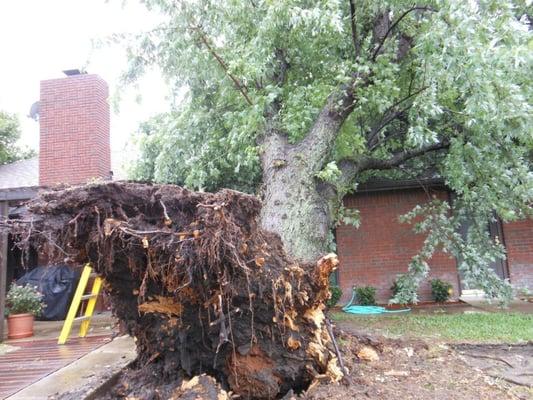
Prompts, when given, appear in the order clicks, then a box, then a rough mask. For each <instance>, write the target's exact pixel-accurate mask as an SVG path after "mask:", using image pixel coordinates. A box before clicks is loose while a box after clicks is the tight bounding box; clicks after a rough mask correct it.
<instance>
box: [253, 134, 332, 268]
mask: <svg viewBox="0 0 533 400" xmlns="http://www.w3.org/2000/svg"><path fill="white" fill-rule="evenodd" d="M261 162H262V167H263V185H264V189H263V193H262V197H263V206H262V210H261V226H262V228H263V229H265V230H268V231H271V232H275V233H277V234H278V235H279V236H280V237H281V239H282V241H283V244H284V246H285V249H286V251H287V252H288V254H290V255H291V256H292V257H294V258H296V259H298V260H300V261H304V262H315V261H316V260H318V259H319V258H320V257H321V256H323V255H324V254H326V253H327V252H328V250H330V247H331V245H332V239H333V237H332V233H331V230H332V228H333V226H332V225H333V215H332V205H333V202H334V199H335V197H334V195H333V194H332V193H331V191H328V190H326V188H325V187H321V185H320V183H319V182H318V180H317V178H316V173H318V172H319V169H318V168H310V165H309V164H310V163H309V157H308V155H306V153H305V152H301V151H299V148H298V147H297V146H290V145H288V144H287V143H286V142H285V141H284V139H283V138H282V137H281V136H277V135H275V136H272V137H270V138H269V139H268V140H266V141H265V142H264V143H263V153H262V156H261Z"/></svg>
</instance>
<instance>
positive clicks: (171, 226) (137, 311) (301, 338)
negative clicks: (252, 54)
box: [11, 183, 342, 399]
mask: <svg viewBox="0 0 533 400" xmlns="http://www.w3.org/2000/svg"><path fill="white" fill-rule="evenodd" d="M259 212H260V201H259V200H258V199H257V198H256V197H254V196H250V195H246V194H243V193H239V192H235V191H231V190H222V191H220V192H218V193H198V192H191V191H188V190H186V189H183V188H180V187H178V186H173V185H146V184H135V183H105V184H91V185H86V186H81V187H76V188H70V189H66V190H58V191H51V192H47V193H44V194H41V195H40V196H39V197H38V198H36V199H34V200H32V201H30V202H29V204H28V212H27V213H26V215H24V217H23V219H22V220H17V221H11V224H12V225H11V229H12V232H14V233H17V234H19V235H20V236H19V237H20V238H21V241H20V243H19V244H20V246H21V247H22V248H27V246H28V245H30V244H31V245H33V246H37V247H39V248H40V250H41V251H42V252H44V253H46V254H48V255H49V256H50V259H51V260H52V261H57V262H58V263H65V262H67V263H70V264H72V265H79V264H83V263H86V262H90V263H91V264H92V266H93V267H94V268H95V269H96V271H97V272H98V273H99V274H101V275H102V276H103V277H104V278H105V281H106V284H105V289H106V291H107V293H108V294H109V296H110V298H111V302H112V307H113V312H114V313H115V315H116V316H117V317H118V318H119V319H120V320H121V321H122V322H123V323H124V324H125V326H126V327H127V330H128V332H129V333H130V334H131V335H132V336H134V337H135V338H136V344H137V351H138V359H137V364H136V366H137V369H136V370H135V372H132V374H131V375H130V374H128V375H126V377H125V379H126V382H125V385H126V386H127V387H132V386H135V385H138V384H139V382H142V384H143V386H144V387H146V388H151V387H154V388H155V387H157V388H159V389H158V390H161V391H162V393H164V396H167V395H168V393H170V390H171V389H172V388H175V387H177V386H179V385H180V384H181V383H182V380H183V378H191V377H193V376H195V375H200V374H204V373H207V374H209V375H211V376H212V377H214V378H216V379H217V381H218V382H220V383H221V384H222V385H223V386H224V387H227V388H229V389H231V390H232V391H233V392H234V393H238V394H239V395H240V396H241V397H242V398H254V399H270V398H276V397H279V396H283V395H284V394H285V393H287V392H289V391H290V390H294V391H297V392H298V391H301V390H304V389H305V388H307V386H308V385H309V384H310V383H311V382H312V381H313V380H314V379H316V377H317V376H319V377H324V379H327V380H329V381H336V380H338V379H340V378H341V376H342V373H341V372H340V369H339V365H338V363H337V359H336V357H335V354H334V351H333V347H332V346H331V343H330V337H329V336H328V331H327V328H326V324H325V320H324V314H323V309H324V302H325V301H326V300H327V299H328V298H329V296H330V294H329V289H328V286H329V283H328V276H329V274H330V273H331V271H332V270H333V269H334V268H335V266H336V265H337V259H336V257H335V256H334V255H331V256H328V257H325V258H323V259H322V260H319V262H318V263H317V264H316V265H299V264H297V263H296V262H294V261H293V260H291V259H290V258H289V257H287V255H286V254H285V252H284V250H283V246H282V243H281V240H280V239H279V237H278V236H276V235H274V234H271V233H269V232H265V231H263V230H261V229H260V227H259V225H258V216H259ZM206 382H207V381H206ZM167 387H168V388H169V389H168V390H167V389H166V388H167ZM125 390H126V391H127V389H125ZM147 390H149V389H147ZM154 391H155V389H154ZM140 396H141V397H140V398H150V397H149V396H148V397H146V396H147V395H145V394H144V392H143V393H141V394H140Z"/></svg>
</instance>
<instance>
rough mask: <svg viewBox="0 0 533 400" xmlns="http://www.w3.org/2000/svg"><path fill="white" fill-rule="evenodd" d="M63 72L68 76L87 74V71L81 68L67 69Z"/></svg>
mask: <svg viewBox="0 0 533 400" xmlns="http://www.w3.org/2000/svg"><path fill="white" fill-rule="evenodd" d="M63 73H64V74H65V75H66V76H76V75H83V74H86V73H87V72H85V71H80V70H79V69H77V68H76V69H65V70H63Z"/></svg>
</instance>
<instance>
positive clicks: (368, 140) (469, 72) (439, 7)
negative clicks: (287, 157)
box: [125, 0, 533, 300]
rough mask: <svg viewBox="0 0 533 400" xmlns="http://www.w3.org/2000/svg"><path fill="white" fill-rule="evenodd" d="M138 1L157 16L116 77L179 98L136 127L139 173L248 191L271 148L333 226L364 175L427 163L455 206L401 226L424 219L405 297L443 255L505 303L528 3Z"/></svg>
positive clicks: (515, 211) (521, 131)
mask: <svg viewBox="0 0 533 400" xmlns="http://www.w3.org/2000/svg"><path fill="white" fill-rule="evenodd" d="M144 3H145V4H146V5H147V7H148V8H150V9H154V10H157V11H159V12H161V13H163V15H164V16H165V21H164V22H163V23H162V24H161V26H159V27H157V28H156V29H154V30H152V31H150V32H143V33H141V34H139V35H138V36H137V37H136V38H134V40H132V41H130V42H129V45H130V47H129V50H130V61H131V63H130V69H129V71H128V73H127V74H126V76H125V78H126V80H127V81H131V80H134V79H135V78H136V77H137V76H138V75H139V74H142V72H143V71H144V70H145V69H146V68H147V67H149V66H150V65H154V64H155V65H158V66H159V67H160V68H161V69H162V71H163V72H164V73H165V74H166V76H167V77H168V79H169V81H170V82H172V83H173V84H174V85H175V87H176V90H178V89H179V88H182V87H186V88H187V94H186V98H185V100H184V101H183V102H181V103H180V104H179V105H178V106H177V107H176V109H174V110H172V111H171V112H168V113H165V114H162V115H160V116H158V117H156V118H154V119H152V120H151V121H148V122H147V123H146V124H145V125H144V126H143V129H142V130H141V133H140V139H139V140H140V148H141V157H140V160H139V162H138V163H137V165H136V166H135V167H134V168H133V174H134V176H135V177H138V178H142V179H153V180H156V181H163V182H175V183H180V184H184V185H186V186H188V187H191V188H196V189H207V190H213V189H216V188H219V187H230V188H236V189H240V190H244V191H248V192H257V191H258V190H259V188H260V186H261V185H263V186H264V185H266V184H268V182H266V180H265V171H266V170H267V169H268V168H267V167H266V166H265V163H264V162H263V161H264V159H265V158H268V157H266V156H265V155H264V154H265V153H266V152H267V148H268V147H269V146H270V143H271V140H270V138H281V139H279V140H281V141H283V143H285V144H284V147H283V149H288V150H287V151H289V152H290V154H291V157H293V158H295V159H298V157H299V158H300V161H298V162H304V161H305V165H306V166H310V167H309V169H308V171H309V173H310V174H312V175H313V179H314V180H315V181H320V182H322V183H323V184H324V185H327V186H329V187H330V188H331V191H332V192H333V193H334V195H333V196H332V197H331V199H329V200H328V202H329V204H331V205H332V206H331V209H332V210H333V213H335V215H336V217H335V218H339V217H342V216H344V215H345V212H344V210H343V208H342V205H341V203H340V199H341V198H342V196H344V195H345V194H346V193H349V192H351V191H353V190H355V189H356V187H357V184H358V183H361V182H362V181H364V179H367V178H368V177H369V176H375V175H377V174H383V173H387V174H389V176H392V177H401V176H416V175H417V174H419V173H420V172H421V171H427V170H428V169H431V170H434V171H435V173H436V174H438V175H439V176H440V177H442V178H443V179H444V181H445V183H446V185H447V186H448V187H449V188H450V189H451V190H452V191H454V192H455V193H456V194H457V200H456V201H455V202H454V204H452V205H448V204H441V203H439V202H437V201H434V202H432V203H431V204H429V205H426V206H420V207H418V208H417V209H416V210H414V211H413V213H412V214H410V215H408V216H406V217H405V218H406V219H414V218H415V217H420V216H421V217H422V219H423V221H424V222H422V223H418V224H417V225H416V229H418V230H419V231H423V232H426V233H427V234H428V236H427V237H428V238H427V240H426V243H425V245H424V248H423V249H422V251H421V253H420V254H419V255H418V256H417V257H415V258H414V259H413V262H412V263H411V266H410V270H409V278H410V279H409V280H408V282H407V284H406V287H407V288H408V289H409V287H411V288H414V287H416V286H417V284H418V283H419V282H420V280H421V279H423V278H424V277H425V276H426V275H427V270H428V265H427V259H428V258H429V257H430V255H431V254H432V252H433V251H435V249H437V248H445V249H447V250H448V251H450V252H452V253H454V254H457V255H460V258H461V260H462V261H461V262H460V269H461V270H462V271H463V272H464V273H465V276H466V278H467V279H470V280H471V281H472V282H477V283H481V284H482V286H483V288H485V289H486V292H487V293H489V294H494V295H495V296H501V295H506V294H508V293H509V290H510V288H509V285H508V284H507V283H502V282H501V281H498V280H497V279H496V277H495V275H494V274H493V273H491V271H490V270H489V269H488V268H486V266H487V264H488V263H489V262H490V261H491V260H492V259H493V258H495V257H498V256H501V255H502V254H503V253H504V249H503V247H502V246H501V244H500V243H497V242H494V241H491V239H490V237H489V236H488V234H487V221H489V220H490V219H493V218H495V217H494V216H495V215H497V216H499V217H501V218H502V219H503V220H504V221H510V220H516V219H519V218H526V217H530V216H532V215H533V211H532V208H531V204H532V199H533V174H532V169H531V154H532V149H533V135H532V132H533V129H532V128H533V126H532V118H531V115H532V107H531V104H532V102H531V100H532V94H533V90H532V85H531V83H532V82H531V80H532V78H531V77H532V76H533V68H532V66H533V63H532V58H533V51H532V50H533V38H532V35H531V31H530V26H531V20H530V18H529V16H528V14H527V7H528V6H530V4H529V3H530V2H529V1H520V0H517V1H508V0H480V1H460V2H459V1H451V0H435V1H421V2H419V3H417V4H416V5H413V2H410V1H404V0H389V1H370V0H359V1H355V0H343V1H340V0H324V1H305V0H287V1H274V0H264V1H261V0H250V1H231V0H222V1H220V0H219V1H211V0H201V1H200V0H198V1H195V0H189V1H186V0H184V1H167V0H145V1H144ZM276 140H278V139H276ZM284 151H285V150H284ZM280 159H281V161H280V163H283V162H285V161H284V160H283V157H280ZM301 159H305V160H304V161H301ZM269 160H270V158H269ZM270 161H272V160H270ZM274 161H275V162H277V161H276V160H274ZM302 165H303V164H302ZM280 166H282V164H280ZM306 182H310V181H306ZM320 196H321V197H324V196H325V195H324V194H321V195H320ZM466 218H468V219H469V220H471V221H473V223H472V225H471V228H470V230H469V233H468V235H466V236H465V237H462V236H460V235H459V234H457V230H458V227H459V226H460V225H461V224H462V223H464V221H465V219H466ZM289 219H290V218H289ZM282 236H283V235H282ZM408 289H406V290H404V291H403V292H402V293H403V294H406V293H411V295H410V296H411V299H413V297H412V296H416V295H414V294H413V290H411V291H410V292H409V290H408ZM399 300H402V299H399ZM403 300H405V298H404V299H403ZM415 300H416V297H415Z"/></svg>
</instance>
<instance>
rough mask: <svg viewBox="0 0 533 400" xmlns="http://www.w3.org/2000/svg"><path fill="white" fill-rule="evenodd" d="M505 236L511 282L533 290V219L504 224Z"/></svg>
mask: <svg viewBox="0 0 533 400" xmlns="http://www.w3.org/2000/svg"><path fill="white" fill-rule="evenodd" d="M503 237H504V241H505V246H506V247H507V264H508V266H509V278H510V281H511V283H512V284H513V286H516V287H519V288H524V287H525V288H528V289H530V290H533V220H532V219H529V220H524V221H517V222H512V223H507V224H503Z"/></svg>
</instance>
